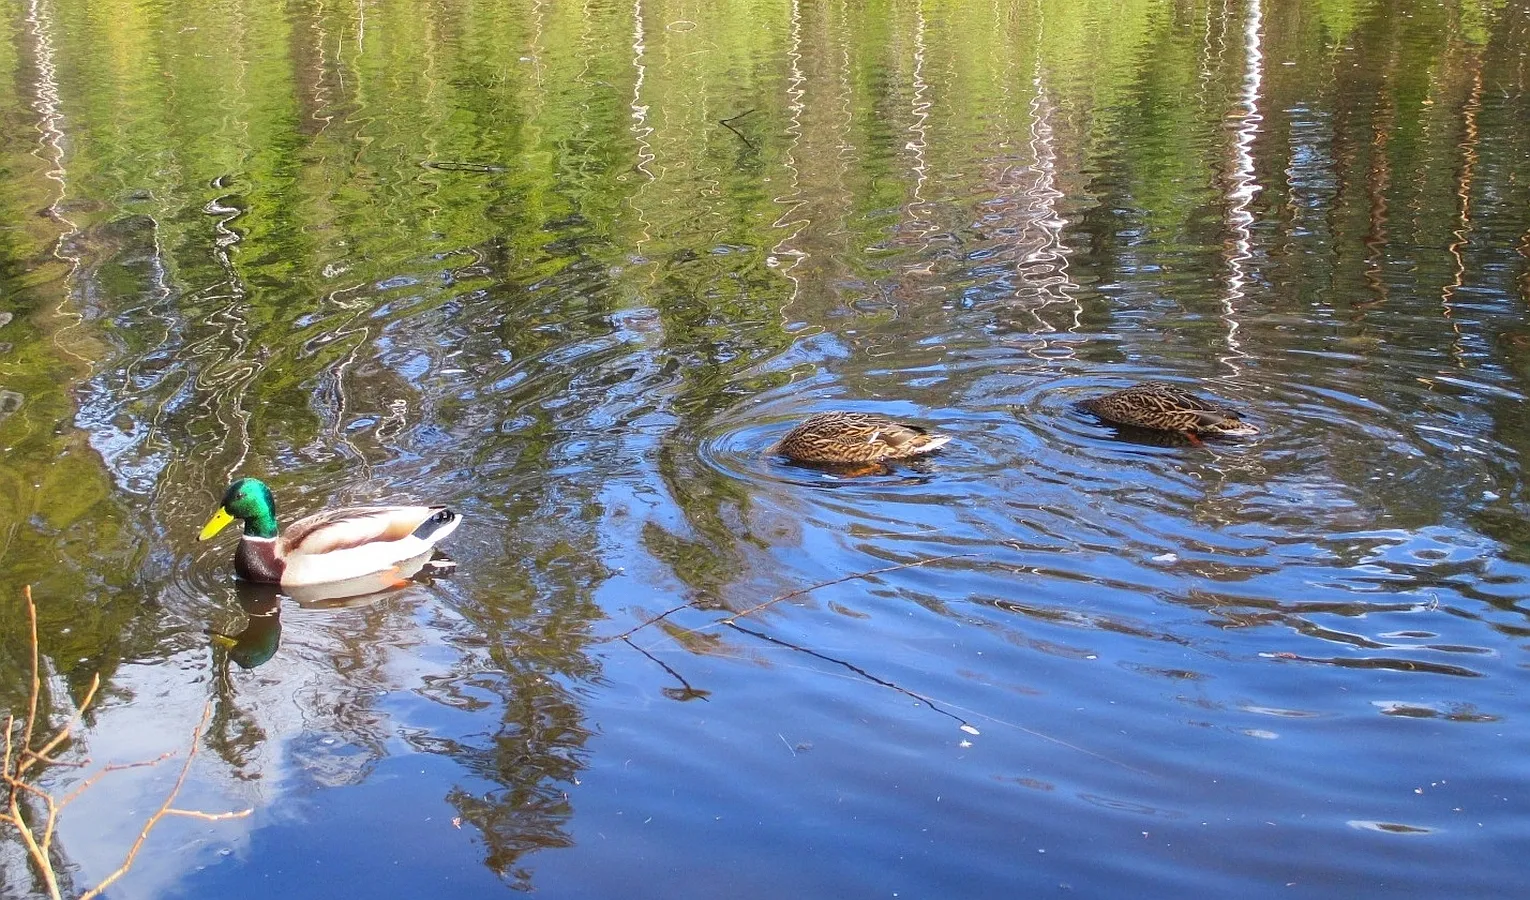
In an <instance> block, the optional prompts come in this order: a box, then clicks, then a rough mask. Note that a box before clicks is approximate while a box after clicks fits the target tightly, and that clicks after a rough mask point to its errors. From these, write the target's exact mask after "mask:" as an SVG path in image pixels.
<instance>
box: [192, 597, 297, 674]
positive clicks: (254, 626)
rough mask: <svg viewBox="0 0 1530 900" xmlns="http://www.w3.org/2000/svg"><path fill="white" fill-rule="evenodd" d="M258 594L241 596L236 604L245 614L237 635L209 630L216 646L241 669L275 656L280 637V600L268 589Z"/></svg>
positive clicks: (253, 666) (249, 667) (256, 664)
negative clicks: (226, 652) (247, 596)
mask: <svg viewBox="0 0 1530 900" xmlns="http://www.w3.org/2000/svg"><path fill="white" fill-rule="evenodd" d="M260 593H261V596H259V597H250V598H246V597H240V598H239V605H240V607H242V608H243V609H244V614H245V615H246V616H247V617H248V618H247V619H246V620H245V623H244V630H243V631H241V632H239V633H238V634H224V633H222V632H220V631H213V630H212V629H208V631H207V633H208V634H209V635H211V636H212V642H213V644H214V645H215V646H218V647H222V648H223V649H224V650H227V651H228V658H229V659H231V660H233V661H234V662H236V663H238V664H239V665H240V666H241V667H242V668H246V669H253V668H255V667H256V666H258V665H261V664H262V663H264V662H266V661H267V660H269V659H270V658H271V657H272V656H275V655H276V647H277V645H278V644H280V643H281V640H282V607H281V599H280V598H279V597H277V596H276V594H275V593H274V592H272V591H270V590H269V589H267V590H264V591H261V592H260Z"/></svg>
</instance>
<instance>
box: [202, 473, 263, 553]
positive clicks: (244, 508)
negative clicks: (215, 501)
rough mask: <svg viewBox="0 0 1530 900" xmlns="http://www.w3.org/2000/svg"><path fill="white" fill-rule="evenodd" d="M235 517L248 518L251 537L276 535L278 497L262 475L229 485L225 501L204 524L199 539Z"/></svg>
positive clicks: (219, 528) (246, 526)
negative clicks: (272, 492)
mask: <svg viewBox="0 0 1530 900" xmlns="http://www.w3.org/2000/svg"><path fill="white" fill-rule="evenodd" d="M235 519H243V520H244V533H245V534H247V535H249V536H250V537H258V538H274V537H276V499H275V498H273V497H272V496H271V489H270V488H268V487H266V485H265V483H264V482H262V481H261V480H260V479H258V478H241V479H239V480H238V481H236V482H234V483H233V484H231V485H229V486H228V492H227V493H225V494H224V495H223V505H222V506H221V507H219V509H218V511H217V512H216V513H213V517H212V518H211V519H209V520H208V522H207V524H206V525H204V526H203V527H202V533H201V534H200V535H198V536H197V540H199V541H205V540H207V539H208V538H210V537H212V536H213V535H215V534H217V533H218V532H220V531H222V530H223V528H224V526H226V525H228V523H230V522H232V521H234V520H235Z"/></svg>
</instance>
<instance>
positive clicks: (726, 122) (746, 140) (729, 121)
mask: <svg viewBox="0 0 1530 900" xmlns="http://www.w3.org/2000/svg"><path fill="white" fill-rule="evenodd" d="M752 112H754V110H753V109H746V110H744V111H743V112H741V113H739V114H738V115H736V116H734V117H732V118H731V119H718V120H717V124H719V125H721V126H722V127H724V128H726V129H728V130H729V131H731V132H733V133H734V134H735V135H737V136H738V139H739V140H741V141H743V142H744V146H745V147H748V148H749V149H750V150H753V151H755V152H756V153H758V152H759V149H760V148H758V147H756V146H755V145H754V142H753V141H751V140H749V138H747V137H745V136H744V133H743V132H742V131H739V130H738V129H737V128H734V127H733V123H734V122H737V121H738V120H739V119H742V118H743V117H744V116H747V115H749V114H750V113H752Z"/></svg>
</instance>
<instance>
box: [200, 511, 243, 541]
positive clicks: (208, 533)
mask: <svg viewBox="0 0 1530 900" xmlns="http://www.w3.org/2000/svg"><path fill="white" fill-rule="evenodd" d="M232 521H234V517H233V516H231V515H229V514H228V510H226V509H224V508H223V507H221V506H220V507H218V511H217V512H215V513H213V517H212V518H211V519H208V520H207V524H206V525H203V526H202V533H201V534H199V535H197V540H199V541H205V540H207V539H208V538H210V537H212V536H213V535H215V534H217V533H218V532H220V531H222V530H223V529H224V528H226V527H228V523H230V522H232Z"/></svg>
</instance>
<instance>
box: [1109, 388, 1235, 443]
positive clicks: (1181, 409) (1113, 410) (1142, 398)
mask: <svg viewBox="0 0 1530 900" xmlns="http://www.w3.org/2000/svg"><path fill="white" fill-rule="evenodd" d="M1079 406H1081V407H1083V408H1084V409H1085V410H1087V411H1089V412H1091V413H1094V414H1095V415H1096V416H1099V417H1100V418H1101V419H1103V420H1105V421H1106V422H1109V423H1110V424H1112V425H1126V426H1129V427H1132V428H1147V429H1151V430H1153V431H1175V432H1179V433H1180V434H1183V435H1185V436H1186V437H1188V438H1190V439H1191V440H1192V441H1194V440H1195V439H1196V438H1197V436H1198V435H1207V434H1217V435H1228V436H1233V437H1245V436H1248V435H1252V434H1258V433H1259V429H1258V428H1257V427H1255V426H1254V425H1252V424H1250V423H1248V422H1245V421H1243V418H1242V415H1241V414H1240V413H1239V412H1238V411H1237V410H1235V409H1231V408H1229V407H1227V406H1224V405H1222V404H1220V403H1216V402H1214V401H1211V400H1207V399H1205V398H1204V397H1200V396H1197V395H1195V394H1192V393H1190V392H1189V391H1187V390H1184V389H1183V388H1180V387H1177V386H1175V385H1172V384H1169V383H1167V382H1163V381H1145V382H1143V383H1142V384H1135V385H1132V386H1131V387H1129V388H1126V389H1124V390H1119V391H1113V392H1111V393H1109V394H1105V395H1104V396H1101V397H1093V398H1091V399H1088V400H1084V401H1082V402H1081V403H1079Z"/></svg>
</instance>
